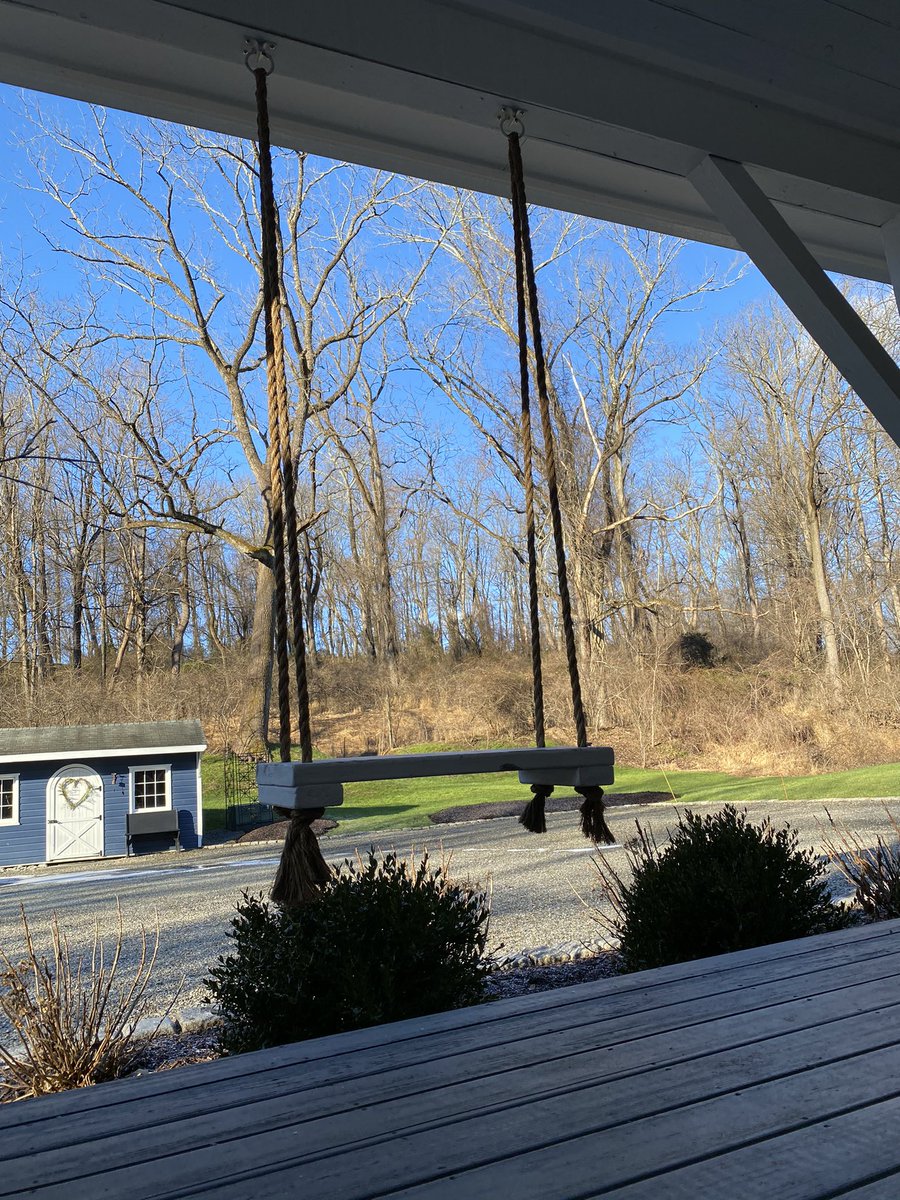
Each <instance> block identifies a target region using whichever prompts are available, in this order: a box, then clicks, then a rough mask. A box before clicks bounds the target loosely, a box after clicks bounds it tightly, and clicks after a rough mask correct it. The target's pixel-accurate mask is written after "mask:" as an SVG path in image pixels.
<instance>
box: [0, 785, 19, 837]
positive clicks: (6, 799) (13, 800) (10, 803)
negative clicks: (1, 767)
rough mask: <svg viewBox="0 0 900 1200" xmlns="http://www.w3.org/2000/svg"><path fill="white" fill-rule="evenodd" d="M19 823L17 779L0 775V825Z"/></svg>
mask: <svg viewBox="0 0 900 1200" xmlns="http://www.w3.org/2000/svg"><path fill="white" fill-rule="evenodd" d="M18 823H19V777H18V775H0V825H18Z"/></svg>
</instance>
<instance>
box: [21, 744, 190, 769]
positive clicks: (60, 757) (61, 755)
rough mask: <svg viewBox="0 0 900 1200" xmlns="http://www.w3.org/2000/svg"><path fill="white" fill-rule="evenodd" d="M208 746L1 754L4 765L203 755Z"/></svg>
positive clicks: (133, 747)
mask: <svg viewBox="0 0 900 1200" xmlns="http://www.w3.org/2000/svg"><path fill="white" fill-rule="evenodd" d="M205 749H206V745H205V744H204V745H202V746H116V747H114V748H113V749H110V750H80V749H74V748H73V749H71V750H50V751H41V752H40V753H38V754H0V764H2V763H24V762H65V761H66V760H68V759H72V758H74V757H75V756H76V755H77V756H78V757H79V758H118V757H124V756H129V757H132V758H133V757H134V756H135V755H137V754H202V753H203V752H204V750H205Z"/></svg>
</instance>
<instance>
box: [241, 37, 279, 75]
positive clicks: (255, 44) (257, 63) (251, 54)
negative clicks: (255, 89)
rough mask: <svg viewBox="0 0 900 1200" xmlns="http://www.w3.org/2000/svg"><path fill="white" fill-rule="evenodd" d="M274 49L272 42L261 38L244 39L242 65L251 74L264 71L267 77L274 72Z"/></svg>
mask: <svg viewBox="0 0 900 1200" xmlns="http://www.w3.org/2000/svg"><path fill="white" fill-rule="evenodd" d="M274 49H275V43H274V42H267V41H264V40H263V39H262V38H256V37H245V38H244V63H245V65H246V67H247V70H248V71H253V72H256V71H265V73H266V74H267V75H271V74H272V72H273V71H274V70H275V59H274V57H273V51H274Z"/></svg>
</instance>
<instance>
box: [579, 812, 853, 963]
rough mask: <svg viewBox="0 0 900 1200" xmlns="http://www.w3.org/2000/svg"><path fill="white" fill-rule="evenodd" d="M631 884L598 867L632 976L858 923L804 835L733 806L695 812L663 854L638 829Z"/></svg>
mask: <svg viewBox="0 0 900 1200" xmlns="http://www.w3.org/2000/svg"><path fill="white" fill-rule="evenodd" d="M628 849H629V859H630V865H631V868H632V878H631V880H630V881H626V880H623V879H622V877H621V876H619V875H618V874H616V872H615V871H614V870H613V869H612V868H611V867H610V866H609V864H608V863H607V862H606V860H604V859H603V858H598V859H596V860H595V862H596V865H597V869H598V871H599V873H600V876H601V887H602V891H603V893H604V894H605V896H606V898H607V899H608V901H609V902H610V903H611V906H612V911H613V915H612V918H611V919H610V918H605V919H603V923H604V924H606V925H607V928H608V930H609V931H610V932H612V933H613V934H614V935H615V937H617V939H618V941H619V946H620V952H621V955H622V960H623V965H624V967H625V969H626V970H632V971H638V970H643V969H645V968H647V967H661V966H664V965H665V964H666V963H674V962H685V961H687V960H689V959H695V958H704V957H706V956H708V955H713V954H724V953H727V952H730V951H732V950H744V949H748V948H749V947H751V946H763V945H766V944H767V943H769V942H780V941H785V940H787V939H789V938H797V937H805V936H806V935H807V934H811V933H822V932H824V931H826V930H831V929H837V928H840V927H842V926H844V925H846V924H847V923H848V919H849V918H848V917H847V915H846V913H845V912H843V911H842V910H841V909H839V908H837V907H835V905H833V904H832V902H831V899H830V895H829V892H828V887H827V885H826V882H825V875H826V871H827V868H826V866H825V864H824V863H822V862H820V861H819V860H818V859H817V858H816V856H815V855H814V854H813V852H812V851H810V850H801V849H799V848H798V844H797V834H796V832H794V830H792V829H791V828H790V827H788V826H786V827H784V828H781V829H776V828H775V827H774V825H773V824H772V821H771V819H769V818H767V819H766V820H764V821H763V822H762V823H761V824H759V825H754V824H751V823H750V822H749V821H748V819H747V815H746V813H744V812H738V811H737V809H736V808H734V806H732V805H728V806H726V807H725V808H723V809H721V810H720V811H718V812H714V813H710V814H708V815H706V816H700V815H699V814H697V813H694V812H690V811H686V812H685V813H684V814H683V815H681V816H679V819H678V824H677V825H676V827H675V828H674V829H673V830H671V831H670V834H669V842H668V844H666V845H664V846H662V847H661V848H660V847H659V846H658V845H657V843H656V841H655V840H654V838H653V837H652V835H651V834H649V833H648V832H647V831H646V830H645V829H643V828H642V827H641V825H640V824H639V823H638V836H637V839H636V840H635V841H634V842H632V843H631V844H630V846H629V848H628Z"/></svg>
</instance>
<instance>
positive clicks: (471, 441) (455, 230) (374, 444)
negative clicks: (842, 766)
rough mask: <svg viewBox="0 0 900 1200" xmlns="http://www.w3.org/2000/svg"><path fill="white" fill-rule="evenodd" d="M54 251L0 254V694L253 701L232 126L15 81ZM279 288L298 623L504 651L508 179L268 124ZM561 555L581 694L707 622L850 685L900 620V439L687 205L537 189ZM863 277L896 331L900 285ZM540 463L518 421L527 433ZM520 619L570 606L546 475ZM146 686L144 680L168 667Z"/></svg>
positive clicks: (749, 645)
mask: <svg viewBox="0 0 900 1200" xmlns="http://www.w3.org/2000/svg"><path fill="white" fill-rule="evenodd" d="M31 120H32V123H33V124H32V136H31V139H30V141H29V143H28V153H29V155H30V158H31V162H32V165H33V169H34V171H35V172H36V177H37V178H38V179H39V180H40V186H41V188H42V189H43V191H44V193H45V195H46V196H47V197H49V199H50V203H51V208H50V210H49V219H46V221H45V228H44V233H45V236H46V237H47V238H48V239H49V241H50V243H51V245H52V246H53V247H54V248H55V249H56V250H57V251H58V254H57V256H56V262H55V271H54V270H51V271H48V272H47V273H46V274H43V275H42V274H41V273H40V272H36V271H32V270H29V269H27V267H25V268H23V266H22V265H21V264H18V265H17V264H15V263H14V262H13V261H11V260H7V261H6V262H5V263H4V265H3V276H4V278H3V282H2V289H0V372H2V374H0V459H2V476H0V539H2V561H3V563H4V564H5V571H4V573H3V577H2V579H0V616H2V619H0V659H2V662H3V664H4V671H5V677H6V681H7V686H6V690H5V694H6V696H7V716H6V720H10V721H11V723H14V721H13V718H15V719H16V720H19V719H21V720H27V719H29V714H33V713H35V712H37V711H38V710H39V705H38V699H39V695H40V690H41V686H42V683H43V682H44V681H46V679H47V678H48V676H49V675H50V674H51V673H56V674H58V673H60V672H69V673H71V674H72V675H73V676H76V677H77V674H78V673H79V672H82V673H84V672H88V671H89V672H90V673H91V675H92V676H94V677H99V678H100V679H101V680H102V682H103V685H104V687H106V688H108V689H115V688H117V687H130V686H132V685H133V679H134V677H135V676H137V677H142V678H150V677H153V678H155V679H156V680H157V681H159V683H160V687H161V688H162V680H164V679H165V678H166V676H167V675H169V676H172V675H178V673H179V672H181V671H182V670H183V669H184V667H185V664H186V663H189V664H190V665H191V666H192V667H197V666H199V665H200V664H202V663H204V662H209V661H210V660H215V661H217V662H220V663H227V662H229V661H233V662H235V663H240V664H241V665H240V668H239V669H240V672H241V674H242V677H243V678H244V692H245V696H244V701H243V720H244V723H245V724H247V723H249V724H255V727H256V729H257V732H258V733H261V732H262V723H263V716H262V714H263V713H264V711H265V703H264V696H265V691H266V686H267V678H268V676H269V673H270V669H271V644H272V628H271V607H272V572H271V570H270V564H269V550H268V545H269V518H268V508H267V505H268V486H269V485H268V466H267V462H266V455H267V446H266V435H265V387H264V370H263V366H264V364H263V362H262V355H263V352H262V345H261V342H262V329H261V323H260V280H259V240H258V232H257V230H258V219H257V212H256V198H255V159H254V153H253V148H252V146H250V145H248V144H246V143H243V142H240V141H237V140H235V139H228V138H223V137H218V136H213V135H210V134H207V133H203V132H200V131H195V130H185V129H179V128H175V127H172V126H167V125H162V124H151V123H149V122H146V121H140V122H137V121H136V120H134V119H128V120H126V119H124V118H122V119H118V118H116V119H113V118H112V117H110V116H108V115H107V114H105V113H103V112H99V111H96V112H86V114H85V117H84V120H83V121H82V122H81V123H80V124H76V125H74V126H66V125H63V124H62V123H60V122H58V121H54V120H53V119H51V118H50V117H48V116H46V115H44V114H42V113H40V112H39V111H38V110H34V111H33V112H32V114H31ZM276 170H277V175H278V179H279V181H280V182H279V204H280V213H281V225H280V236H281V252H282V264H283V275H282V301H283V308H284V313H285V324H286V329H287V332H288V339H289V346H288V351H289V355H288V357H289V372H290V384H291V390H292V398H293V404H294V409H293V423H292V430H291V436H292V452H293V454H294V456H295V459H296V461H297V463H298V470H299V477H300V479H301V480H302V482H303V487H302V494H301V497H300V500H301V506H302V511H301V513H300V517H301V522H300V524H301V535H300V536H301V553H302V562H303V568H304V580H303V586H304V597H303V599H304V611H305V613H306V622H307V635H308V638H309V642H310V645H311V647H312V648H313V652H314V655H315V656H318V657H319V658H322V659H326V658H329V657H340V658H354V657H360V658H367V659H369V660H372V661H373V662H375V663H379V664H382V666H383V669H384V679H385V687H386V688H388V689H389V688H390V687H391V686H392V684H393V683H395V682H396V678H397V673H398V672H399V671H401V670H402V664H403V661H404V656H408V655H409V654H418V655H423V654H425V655H433V656H434V655H437V656H449V657H451V658H454V659H459V658H462V657H464V656H466V655H479V654H486V653H509V652H511V653H515V654H520V653H522V654H524V653H525V650H526V647H527V644H528V629H527V596H526V586H525V568H524V533H523V500H522V445H521V436H520V428H519V424H520V423H519V403H520V402H519V396H518V390H517V364H516V337H515V314H514V278H513V264H512V258H511V253H510V242H511V231H510V222H509V213H508V206H507V205H506V204H505V203H504V202H502V201H500V200H494V199H491V198H485V197H480V196H474V195H471V194H465V193H462V192H457V191H453V190H451V189H447V188H439V187H434V186H430V185H425V184H420V183H417V182H414V181H411V180H408V179H403V178H398V177H391V176H387V175H384V174H381V173H377V172H373V171H368V170H363V169H360V168H354V167H349V166H344V165H338V164H334V163H329V162H325V161H323V160H319V159H313V158H310V157H305V156H303V155H298V154H295V153H288V152H284V153H281V154H279V155H278V158H277V163H276ZM535 220H536V229H535V241H536V245H537V247H538V251H539V272H538V276H539V281H540V285H541V288H542V294H541V303H542V311H543V319H544V322H545V341H546V353H547V361H548V367H549V375H550V385H551V403H552V407H553V412H554V417H555V422H556V434H557V439H558V455H559V460H560V465H561V471H562V479H561V482H562V498H563V505H564V518H565V526H566V535H567V540H568V551H569V560H570V571H571V583H572V588H573V592H574V597H575V608H576V619H577V627H578V632H579V644H580V652H581V658H582V662H583V664H584V667H585V670H586V673H587V674H588V676H589V679H590V691H589V701H590V704H591V707H592V711H593V717H594V720H595V722H597V723H599V724H604V723H611V722H614V721H615V719H616V713H615V711H614V709H615V705H614V701H613V700H612V699H611V697H610V693H609V688H608V675H609V671H610V670H611V669H612V663H613V661H614V660H615V661H620V660H621V658H622V656H623V655H624V656H626V657H630V658H632V659H641V658H647V657H648V656H650V657H652V656H653V655H654V654H656V653H658V651H659V649H660V647H665V646H667V645H669V644H671V642H672V641H673V639H674V638H676V637H677V635H678V634H680V633H682V632H684V631H693V630H700V631H704V632H705V633H706V634H707V635H708V636H709V637H710V638H711V639H712V640H713V642H715V643H716V644H717V645H719V646H720V647H721V648H722V649H724V650H727V651H728V652H729V653H730V654H731V656H732V658H733V659H734V660H735V661H759V660H761V659H762V658H764V657H765V656H767V655H772V654H774V653H778V654H781V655H782V657H783V658H784V659H785V660H786V661H787V662H788V663H793V664H794V665H795V666H797V667H803V668H808V669H811V670H813V671H815V672H816V673H817V674H819V675H822V676H824V677H825V678H826V679H827V680H828V682H829V686H830V687H831V689H832V691H833V693H834V694H835V695H839V694H840V692H841V689H842V688H843V687H844V685H845V682H846V681H847V679H848V678H849V677H851V676H857V677H858V676H865V677H868V676H869V675H871V673H872V672H880V673H882V674H884V673H889V672H891V670H892V669H894V667H895V664H896V662H897V654H898V648H900V557H898V553H897V533H896V531H897V528H898V516H900V462H898V455H897V451H896V449H895V447H894V446H893V445H892V444H891V443H890V442H889V440H888V439H887V438H886V437H885V435H884V434H882V433H881V432H880V430H879V428H878V427H877V425H876V424H875V422H874V421H873V419H872V418H871V417H870V416H869V414H868V413H867V411H866V410H865V409H864V407H863V406H862V405H861V404H860V403H859V401H858V400H857V398H856V397H855V396H854V395H853V394H852V393H851V392H850V391H849V389H848V388H847V386H846V384H845V383H844V382H843V380H842V379H841V378H840V377H839V376H838V374H837V373H836V372H835V370H834V369H833V368H832V367H831V365H830V364H829V363H828V361H827V360H826V359H825V358H824V356H823V355H822V354H821V352H820V351H819V350H818V348H817V347H816V346H814V345H813V344H811V343H810V341H809V339H808V338H807V337H806V335H805V334H803V333H802V332H801V331H800V330H799V329H798V328H797V326H796V324H795V323H794V322H793V320H792V319H791V318H790V317H789V316H788V315H787V314H785V312H784V311H783V310H782V309H781V308H780V306H778V305H777V304H776V303H774V302H773V303H771V304H768V305H761V306H759V307H756V308H754V309H752V310H748V311H746V312H743V313H741V314H740V315H739V316H738V317H737V318H735V319H733V320H731V322H730V323H729V324H728V325H727V326H725V327H721V328H717V329H714V328H713V327H712V326H711V323H709V322H707V324H706V332H705V333H704V334H703V335H702V336H698V334H697V328H698V317H697V314H698V312H700V311H701V310H702V308H703V305H704V303H705V302H706V301H707V299H708V298H709V297H710V296H711V295H712V294H713V293H715V292H718V291H721V290H722V289H727V288H728V287H729V286H730V284H731V283H732V282H733V277H732V278H729V277H727V276H722V275H716V274H715V273H714V272H708V273H704V272H703V271H702V269H701V270H698V269H697V267H696V266H695V265H692V264H693V263H695V262H696V256H694V258H693V259H692V260H691V262H690V263H686V261H685V259H686V255H685V253H684V246H683V245H682V243H680V242H678V241H677V240H675V239H671V238H663V237H658V236H656V235H653V234H648V233H641V232H638V231H634V230H627V229H621V228H617V227H612V226H608V225H603V224H601V223H598V222H594V221H588V220H586V219H581V218H575V217H569V216H564V215H560V214H552V213H537V214H535ZM851 295H852V297H853V299H854V302H855V303H857V304H858V305H859V306H860V307H861V308H862V309H863V310H864V313H865V316H866V319H867V320H868V321H869V322H870V324H872V326H873V328H875V330H876V332H877V333H878V334H879V336H880V337H882V339H883V340H884V341H885V343H886V344H887V345H888V346H889V348H890V349H892V350H894V351H895V350H896V345H897V330H898V322H897V312H896V307H895V306H894V305H893V302H892V301H890V302H889V299H888V297H887V295H886V294H885V293H884V292H882V291H881V290H880V289H876V288H872V287H869V288H862V287H857V288H855V289H853V291H852V292H851ZM537 462H538V468H540V447H538V459H537ZM540 516H541V520H540V521H539V526H540V531H541V532H540V535H539V560H540V563H541V571H542V578H541V603H542V615H543V632H544V637H545V639H546V642H547V644H548V646H549V647H551V648H552V647H553V646H554V645H555V644H556V641H557V638H558V633H559V622H558V619H557V612H556V600H555V588H556V581H555V578H554V573H553V570H552V561H551V560H552V553H551V550H550V547H549V546H548V544H547V540H548V537H547V531H548V526H549V522H548V521H547V520H546V519H544V518H545V517H546V513H545V510H543V509H542V510H541V514H540ZM160 694H161V695H164V694H165V693H164V689H162V690H161V693H160Z"/></svg>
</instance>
